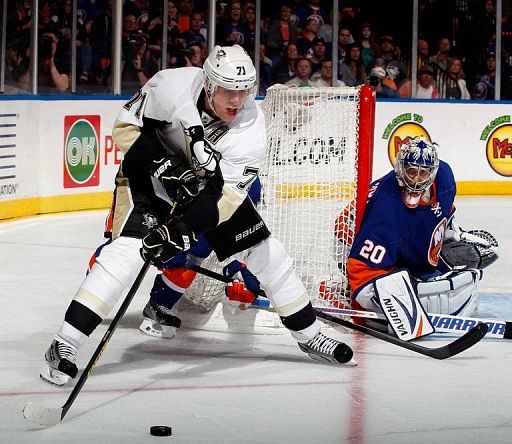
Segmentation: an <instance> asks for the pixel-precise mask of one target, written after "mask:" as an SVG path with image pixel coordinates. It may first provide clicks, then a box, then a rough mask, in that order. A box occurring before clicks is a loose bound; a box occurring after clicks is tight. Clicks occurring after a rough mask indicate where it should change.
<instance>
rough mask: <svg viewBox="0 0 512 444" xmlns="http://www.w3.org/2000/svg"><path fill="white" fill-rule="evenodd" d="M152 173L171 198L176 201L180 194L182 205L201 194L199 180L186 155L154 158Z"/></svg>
mask: <svg viewBox="0 0 512 444" xmlns="http://www.w3.org/2000/svg"><path fill="white" fill-rule="evenodd" d="M151 173H152V174H153V176H154V177H155V178H156V179H158V180H159V181H160V182H161V183H162V185H163V186H164V188H165V192H166V193H167V195H168V196H169V198H170V199H171V200H173V201H176V199H177V198H178V196H180V202H179V203H180V204H181V205H184V204H187V203H189V202H191V201H192V200H194V198H195V197H197V195H198V194H199V180H198V179H197V177H196V175H195V173H194V171H193V170H192V168H191V167H190V166H189V165H187V163H186V160H185V158H184V156H172V157H164V158H163V159H160V160H154V161H153V168H152V171H151Z"/></svg>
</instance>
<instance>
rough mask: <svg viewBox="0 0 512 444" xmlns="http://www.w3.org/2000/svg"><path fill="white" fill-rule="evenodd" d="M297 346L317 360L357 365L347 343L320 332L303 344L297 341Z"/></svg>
mask: <svg viewBox="0 0 512 444" xmlns="http://www.w3.org/2000/svg"><path fill="white" fill-rule="evenodd" d="M299 348H300V349H301V350H302V351H303V352H304V353H307V354H308V355H309V357H310V358H312V359H315V360H317V361H323V362H335V363H340V364H346V365H350V366H354V365H357V362H356V361H355V360H354V359H352V356H353V355H354V353H353V352H352V349H351V348H350V347H349V346H348V345H347V344H345V343H343V342H340V341H337V340H336V339H332V338H328V337H327V336H325V335H323V334H322V333H320V332H319V333H318V334H317V335H316V336H315V337H314V338H313V339H310V340H309V342H306V343H305V344H301V343H300V342H299Z"/></svg>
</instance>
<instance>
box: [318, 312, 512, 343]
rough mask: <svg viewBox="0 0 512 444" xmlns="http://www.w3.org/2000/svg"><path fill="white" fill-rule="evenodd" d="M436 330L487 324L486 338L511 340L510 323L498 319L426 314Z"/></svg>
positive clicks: (452, 330) (459, 329) (374, 316)
mask: <svg viewBox="0 0 512 444" xmlns="http://www.w3.org/2000/svg"><path fill="white" fill-rule="evenodd" d="M314 308H315V309H317V310H320V311H323V312H326V313H331V314H336V315H342V316H351V317H356V318H370V319H384V320H385V318H384V317H383V316H379V315H378V314H377V313H374V312H373V311H364V310H352V309H350V308H335V307H332V308H331V307H314ZM427 314H428V317H429V319H430V322H432V325H433V326H434V327H435V329H436V333H438V332H439V333H463V332H465V331H468V330H469V329H471V328H472V327H474V326H475V325H477V324H478V323H485V324H487V327H488V331H487V334H486V337H488V338H493V339H512V322H510V321H500V320H498V319H480V318H468V317H464V316H454V315H448V314H435V313H427Z"/></svg>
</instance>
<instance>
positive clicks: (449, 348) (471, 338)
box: [189, 265, 488, 359]
mask: <svg viewBox="0 0 512 444" xmlns="http://www.w3.org/2000/svg"><path fill="white" fill-rule="evenodd" d="M189 268H190V269H191V270H194V271H196V272H197V273H200V274H204V275H205V276H208V277H210V278H212V279H217V280H219V281H221V282H226V283H229V282H231V281H232V279H229V278H228V277H226V276H224V275H222V274H220V273H216V272H215V271H212V270H208V269H206V268H203V267H201V266H199V265H193V266H190V267H189ZM315 313H316V316H317V317H319V318H321V319H324V320H326V321H329V322H332V323H334V324H338V325H341V326H343V327H346V328H350V329H352V330H356V331H359V332H361V333H365V334H367V335H368V336H373V337H374V338H377V339H381V340H382V341H385V342H389V343H390V344H394V345H396V346H398V347H402V348H405V349H407V350H410V351H413V352H416V353H420V354H422V355H425V356H429V357H431V358H434V359H446V358H450V357H452V356H455V355H458V354H459V353H461V352H463V351H464V350H467V349H468V348H470V347H472V346H473V345H475V344H476V343H477V342H478V341H480V340H481V339H482V338H483V337H484V336H485V334H486V333H487V330H488V326H487V324H484V323H479V324H477V325H475V326H474V327H473V328H470V329H469V330H468V331H467V332H466V333H464V335H463V336H461V337H460V338H457V339H456V340H455V341H453V342H450V343H449V344H446V345H443V346H441V347H436V348H429V347H423V346H421V345H419V344H415V343H412V342H405V341H402V340H401V339H399V338H397V337H396V336H392V335H389V334H387V333H383V332H380V331H377V330H374V329H372V328H368V327H365V326H363V325H358V324H354V323H353V322H350V321H346V320H344V319H342V318H339V317H337V316H333V315H332V314H329V313H324V312H323V311H320V310H318V309H315Z"/></svg>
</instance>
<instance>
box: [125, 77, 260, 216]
mask: <svg viewBox="0 0 512 444" xmlns="http://www.w3.org/2000/svg"><path fill="white" fill-rule="evenodd" d="M203 76H204V74H203V70H202V69H199V68H177V69H166V70H162V71H160V72H158V73H157V74H156V75H155V76H154V77H152V78H151V79H150V80H149V81H148V82H147V83H146V85H145V86H144V87H143V88H142V89H141V90H140V91H139V92H138V93H137V94H135V95H134V96H133V98H132V99H130V100H129V101H128V102H127V103H126V105H125V106H124V107H123V109H122V111H121V112H120V114H119V116H118V118H117V119H118V120H119V121H121V122H124V123H128V124H131V125H136V126H138V127H143V126H144V125H145V122H146V123H147V122H149V119H151V121H156V122H158V123H159V125H155V127H157V128H158V129H156V131H157V133H158V135H159V138H160V140H161V142H162V144H163V146H164V147H165V149H166V150H168V152H169V154H175V153H176V149H181V150H182V151H183V152H184V153H185V154H186V156H187V158H188V159H189V161H191V164H192V152H191V147H190V142H191V137H190V134H189V133H190V131H191V129H192V128H194V127H197V126H200V127H202V128H203V129H204V136H205V139H206V140H207V141H208V142H209V143H210V145H211V147H212V148H213V149H214V150H215V151H216V152H217V153H219V155H220V161H219V166H220V170H221V173H222V179H223V188H222V196H220V199H219V201H218V202H217V206H218V210H219V220H218V222H217V224H220V223H221V222H223V221H225V220H227V219H229V218H230V217H231V215H232V214H233V213H234V212H235V211H236V209H237V208H238V206H239V205H240V204H241V203H242V202H243V200H244V199H245V197H246V196H247V190H248V188H249V186H250V184H251V183H252V181H253V180H254V179H255V178H256V176H257V174H258V171H259V169H260V167H261V163H262V161H263V156H264V153H265V147H266V134H265V121H264V116H263V112H262V110H261V108H260V107H259V105H257V104H256V103H255V101H254V100H253V98H252V97H249V98H248V99H247V100H246V102H245V104H244V107H243V109H242V110H241V111H240V112H239V114H238V115H237V116H236V118H235V119H234V120H233V121H231V122H223V121H220V120H218V119H212V118H211V117H209V116H208V115H207V114H206V113H204V112H202V111H201V108H202V104H201V103H198V102H200V98H201V100H202V97H203V96H202V95H201V93H202V91H203V78H204V77H203Z"/></svg>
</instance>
